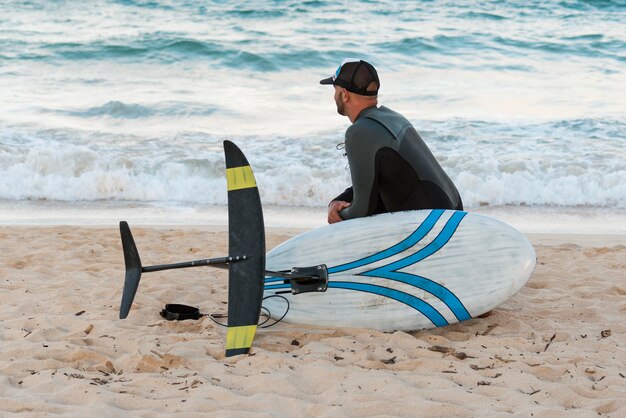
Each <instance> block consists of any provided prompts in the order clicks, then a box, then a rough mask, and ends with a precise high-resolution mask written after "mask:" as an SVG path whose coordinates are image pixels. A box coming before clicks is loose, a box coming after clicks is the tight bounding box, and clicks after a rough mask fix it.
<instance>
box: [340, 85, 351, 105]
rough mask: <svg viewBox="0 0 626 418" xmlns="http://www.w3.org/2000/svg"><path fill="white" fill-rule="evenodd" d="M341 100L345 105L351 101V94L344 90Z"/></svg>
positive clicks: (342, 90)
mask: <svg viewBox="0 0 626 418" xmlns="http://www.w3.org/2000/svg"><path fill="white" fill-rule="evenodd" d="M341 100H342V101H343V102H344V103H347V102H348V101H349V100H350V93H349V92H348V90H346V89H344V88H342V89H341Z"/></svg>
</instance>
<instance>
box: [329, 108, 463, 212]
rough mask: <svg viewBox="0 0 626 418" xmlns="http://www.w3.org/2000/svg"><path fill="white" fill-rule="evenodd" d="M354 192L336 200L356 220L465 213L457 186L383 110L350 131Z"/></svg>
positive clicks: (411, 131)
mask: <svg viewBox="0 0 626 418" xmlns="http://www.w3.org/2000/svg"><path fill="white" fill-rule="evenodd" d="M345 143H346V154H347V156H348V162H349V164H350V174H351V176H352V187H350V188H348V189H346V190H345V191H344V192H343V193H342V194H340V195H339V196H337V197H336V198H335V199H333V200H342V201H346V202H351V205H350V207H348V208H345V209H343V210H342V211H341V212H339V214H340V216H341V218H343V219H352V218H358V217H362V216H369V215H374V214H377V213H384V212H397V211H403V210H418V209H456V210H463V203H462V202H461V197H460V196H459V192H458V191H457V189H456V187H455V186H454V183H452V180H450V178H449V177H448V176H447V175H446V173H445V172H444V171H443V169H442V168H441V166H440V165H439V163H438V162H437V160H436V159H435V157H434V156H433V154H432V153H431V152H430V150H429V149H428V147H427V146H426V144H425V143H424V141H423V140H422V138H420V136H419V134H418V133H417V131H416V130H415V128H414V127H413V125H411V123H410V122H409V121H408V120H407V119H406V118H405V117H404V116H402V115H400V114H399V113H397V112H394V111H393V110H390V109H388V108H386V107H384V106H381V107H379V108H377V107H376V106H372V107H369V108H367V109H365V110H363V111H362V112H361V113H360V114H359V116H358V117H357V119H356V121H355V122H354V124H353V125H352V126H350V128H348V130H347V131H346V141H345Z"/></svg>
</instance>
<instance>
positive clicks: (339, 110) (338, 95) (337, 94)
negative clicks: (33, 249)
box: [335, 86, 346, 116]
mask: <svg viewBox="0 0 626 418" xmlns="http://www.w3.org/2000/svg"><path fill="white" fill-rule="evenodd" d="M342 90H343V89H342V88H341V87H339V86H335V104H336V105H337V113H339V114H340V115H341V116H345V115H346V113H345V112H344V103H343V100H342V99H341V91H342Z"/></svg>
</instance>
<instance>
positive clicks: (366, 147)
mask: <svg viewBox="0 0 626 418" xmlns="http://www.w3.org/2000/svg"><path fill="white" fill-rule="evenodd" d="M379 130H380V128H379V125H378V124H377V123H376V122H373V121H363V122H361V123H358V124H354V125H352V126H351V127H350V128H348V131H347V132H346V154H347V156H348V163H349V164H350V177H351V178H352V190H353V197H352V204H351V205H350V207H347V208H345V209H343V210H341V211H340V212H339V215H340V216H341V218H342V219H352V218H359V217H363V216H368V215H373V214H374V213H375V212H376V207H377V203H378V182H377V173H376V153H377V151H378V150H379V149H380V147H381V140H380V138H381V137H380V135H378V134H377V133H378V131H379Z"/></svg>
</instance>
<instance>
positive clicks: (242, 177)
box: [224, 141, 265, 357]
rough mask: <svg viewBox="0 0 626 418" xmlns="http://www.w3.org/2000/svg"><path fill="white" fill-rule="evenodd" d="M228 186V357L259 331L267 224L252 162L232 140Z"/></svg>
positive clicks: (246, 345)
mask: <svg viewBox="0 0 626 418" xmlns="http://www.w3.org/2000/svg"><path fill="white" fill-rule="evenodd" d="M224 154H225V157H226V183H227V188H228V231H229V232H228V247H229V250H228V251H229V257H232V260H233V261H234V262H231V263H229V267H228V270H229V277H228V330H227V334H226V357H230V356H235V355H238V354H246V353H248V352H249V351H250V347H251V346H252V341H253V340H254V336H255V334H256V329H257V324H258V322H259V316H260V314H261V303H262V299H263V282H264V278H265V225H264V222H263V209H262V207H261V199H260V196H259V190H258V188H257V184H256V180H255V178H254V174H253V172H252V169H251V168H250V164H249V163H248V160H247V159H246V157H245V155H244V154H243V153H242V152H241V150H240V149H239V148H238V147H237V146H236V145H235V144H234V143H232V142H230V141H224Z"/></svg>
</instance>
